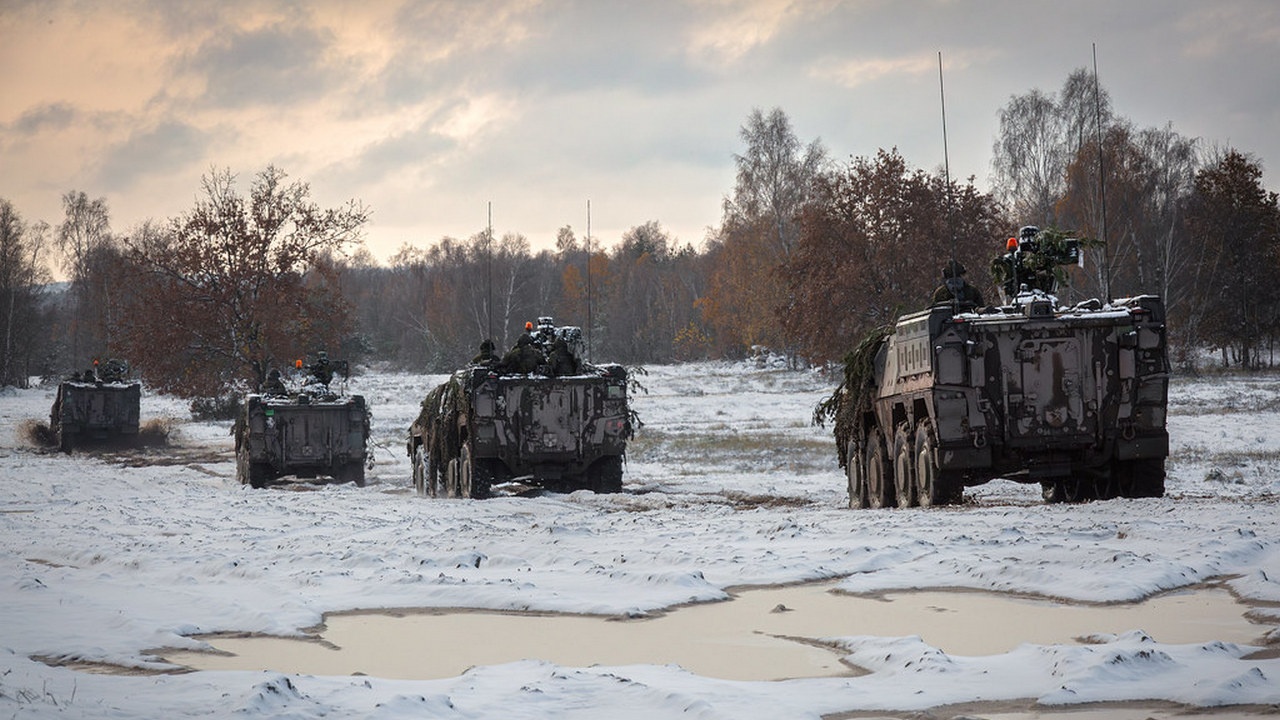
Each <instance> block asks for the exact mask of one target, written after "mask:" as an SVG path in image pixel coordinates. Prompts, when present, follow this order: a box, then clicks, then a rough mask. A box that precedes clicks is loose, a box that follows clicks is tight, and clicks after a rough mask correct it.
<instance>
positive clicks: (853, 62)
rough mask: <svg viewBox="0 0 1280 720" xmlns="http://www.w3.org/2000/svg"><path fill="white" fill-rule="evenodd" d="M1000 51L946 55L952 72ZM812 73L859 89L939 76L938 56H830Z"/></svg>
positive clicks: (981, 62) (973, 51) (982, 60)
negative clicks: (892, 80)
mask: <svg viewBox="0 0 1280 720" xmlns="http://www.w3.org/2000/svg"><path fill="white" fill-rule="evenodd" d="M999 54H1000V53H999V51H998V50H996V49H994V48H988V49H983V48H976V49H975V48H971V49H968V50H966V51H964V52H959V53H953V54H948V55H944V57H943V62H944V64H945V67H946V69H947V70H948V71H951V72H954V71H961V70H964V69H965V68H968V67H971V66H974V65H981V64H983V63H986V62H988V61H990V60H991V59H992V58H994V57H996V56H998V55H999ZM809 74H810V75H811V76H812V77H814V78H816V79H819V80H824V81H827V82H831V83H834V84H836V85H839V86H841V87H844V88H855V87H858V86H860V85H866V84H868V83H873V82H877V81H879V80H883V79H885V78H895V77H897V78H907V77H920V76H924V75H934V76H936V75H937V74H938V55H937V53H936V52H933V53H920V54H916V55H909V56H902V57H878V58H853V59H832V58H828V59H824V60H821V61H819V62H816V63H814V64H813V65H812V66H811V67H810V68H809Z"/></svg>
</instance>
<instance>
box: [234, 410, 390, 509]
mask: <svg viewBox="0 0 1280 720" xmlns="http://www.w3.org/2000/svg"><path fill="white" fill-rule="evenodd" d="M241 412H242V414H241V417H240V419H239V420H238V421H237V423H236V475H237V477H238V478H239V480H240V482H241V483H242V484H246V485H252V486H253V487H255V488H261V487H265V486H266V485H267V484H268V483H269V482H272V481H274V480H276V479H278V478H280V477H284V476H286V475H293V476H296V477H299V478H308V479H309V478H315V477H329V478H332V479H334V480H336V481H338V482H354V483H355V484H356V485H359V486H363V485H364V467H365V453H366V447H365V446H366V441H367V440H368V438H369V412H368V409H367V408H366V406H365V402H364V397H362V396H360V395H351V396H333V395H324V394H320V395H310V394H308V393H299V394H296V395H292V396H273V395H259V394H252V395H248V396H246V398H245V401H244V408H243V409H242V411H241Z"/></svg>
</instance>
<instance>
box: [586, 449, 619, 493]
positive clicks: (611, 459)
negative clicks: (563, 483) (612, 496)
mask: <svg viewBox="0 0 1280 720" xmlns="http://www.w3.org/2000/svg"><path fill="white" fill-rule="evenodd" d="M587 484H588V485H589V486H590V490H591V492H594V493H597V494H604V493H619V492H622V456H621V455H609V456H607V457H602V458H600V459H599V460H596V461H595V462H594V463H592V464H591V467H590V468H588V469H587Z"/></svg>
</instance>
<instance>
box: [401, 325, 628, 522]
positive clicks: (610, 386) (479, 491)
mask: <svg viewBox="0 0 1280 720" xmlns="http://www.w3.org/2000/svg"><path fill="white" fill-rule="evenodd" d="M529 331H530V332H529V333H527V334H526V335H524V336H522V338H521V340H520V341H519V342H518V343H517V346H516V348H515V349H513V351H512V352H511V353H508V354H507V356H506V357H504V358H503V359H501V360H498V359H496V358H493V357H492V356H486V355H485V354H484V353H482V355H481V356H479V357H478V358H477V359H476V361H475V362H473V363H472V364H471V365H470V366H468V367H466V368H464V369H462V370H459V371H458V372H456V373H454V374H453V376H452V377H450V378H449V380H448V381H447V382H445V383H443V384H441V385H440V386H438V387H436V388H435V389H434V390H432V391H431V392H430V393H429V394H428V395H427V397H426V399H425V400H423V402H422V412H421V413H420V414H419V415H418V418H417V420H415V421H414V423H413V425H412V426H410V428H409V438H408V453H409V457H410V458H411V459H412V461H413V482H414V487H415V488H416V489H417V491H418V493H419V494H421V495H428V496H431V497H469V498H484V497H488V496H489V494H490V489H491V488H492V486H493V485H495V484H497V483H505V482H509V481H519V482H520V483H521V484H524V485H529V486H534V487H541V488H545V489H548V490H554V491H561V492H569V491H573V490H579V489H587V490H593V491H595V492H599V493H609V492H619V491H620V490H621V489H622V463H623V456H624V454H625V452H626V448H627V440H628V439H630V438H631V436H632V431H633V428H632V418H631V412H630V410H629V408H628V406H627V372H626V370H625V369H624V368H623V367H622V366H620V365H614V364H607V365H592V364H590V363H584V362H581V361H580V360H579V359H578V358H579V357H580V354H579V353H580V348H581V332H580V331H579V330H578V328H576V327H562V328H554V327H551V326H550V319H549V318H540V319H539V328H538V330H537V332H536V333H535V332H534V331H533V328H531V327H530V328H529ZM544 347H545V348H547V351H546V352H543V350H542V348H544Z"/></svg>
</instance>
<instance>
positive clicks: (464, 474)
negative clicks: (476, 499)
mask: <svg viewBox="0 0 1280 720" xmlns="http://www.w3.org/2000/svg"><path fill="white" fill-rule="evenodd" d="M457 462H458V494H457V495H456V497H459V498H469V497H471V475H472V473H471V469H472V466H471V448H468V447H464V448H462V454H461V455H459V456H458V461H457Z"/></svg>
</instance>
